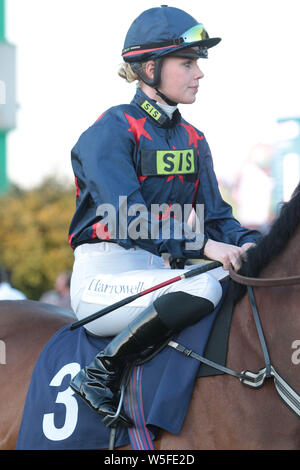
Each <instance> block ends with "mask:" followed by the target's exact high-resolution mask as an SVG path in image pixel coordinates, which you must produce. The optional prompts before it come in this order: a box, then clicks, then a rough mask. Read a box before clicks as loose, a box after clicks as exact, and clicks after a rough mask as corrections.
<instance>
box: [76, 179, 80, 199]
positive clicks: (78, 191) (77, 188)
mask: <svg viewBox="0 0 300 470" xmlns="http://www.w3.org/2000/svg"><path fill="white" fill-rule="evenodd" d="M75 186H76V193H75V197H77V196H80V189H79V186H78V181H77V176H75Z"/></svg>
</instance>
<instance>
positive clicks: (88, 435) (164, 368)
mask: <svg viewBox="0 0 300 470" xmlns="http://www.w3.org/2000/svg"><path fill="white" fill-rule="evenodd" d="M228 283H229V281H225V282H222V288H223V297H222V300H223V299H224V297H225V294H226V292H227V289H228ZM221 305H222V301H221V302H220V303H219V305H218V306H217V308H216V309H215V310H214V312H213V313H212V314H210V315H208V316H207V317H205V318H203V319H202V320H201V321H200V322H198V323H197V324H196V325H192V326H190V327H188V328H186V329H185V330H183V331H182V332H181V333H180V334H178V335H177V336H176V337H175V338H174V339H175V340H176V341H177V342H179V343H180V344H183V345H184V346H186V347H187V348H189V349H193V351H195V352H196V353H198V354H199V355H203V352H204V350H205V346H206V343H207V340H208V337H209V335H210V332H211V330H212V326H213V324H214V321H215V319H216V317H217V314H218V312H219V311H220V306H221ZM110 340H111V338H95V337H92V336H90V335H88V334H87V333H86V332H85V329H84V328H79V329H75V330H72V331H70V329H69V325H67V326H65V327H63V328H62V329H61V330H59V331H58V332H57V333H56V334H55V335H54V336H53V337H52V338H51V340H50V341H49V342H48V343H47V344H46V346H45V347H44V349H43V351H42V352H41V354H40V357H39V359H38V361H37V363H36V366H35V369H34V371H33V375H32V378H31V383H30V386H29V389H28V393H27V397H26V402H25V407H24V412H23V418H22V422H21V427H20V431H19V435H18V442H17V449H19V450H42V449H47V450H52V449H53V450H65V449H108V443H109V436H110V429H109V428H107V427H106V426H104V424H103V423H102V421H101V417H100V416H99V415H98V414H97V413H95V412H94V411H93V410H91V409H90V408H89V407H88V406H87V405H86V404H85V403H84V401H83V400H81V399H80V397H77V396H76V395H75V394H74V392H73V391H72V390H71V388H70V387H69V383H70V380H71V378H72V377H74V376H75V375H76V374H77V373H78V372H79V370H80V369H81V368H82V367H84V366H85V365H86V364H89V363H90V362H91V360H92V359H93V358H94V357H95V355H96V354H97V353H98V352H99V351H100V350H102V349H103V348H104V347H105V346H106V345H107V344H108V343H109V341H110ZM198 369H199V362H198V361H197V360H195V359H192V358H188V357H185V356H184V355H182V354H180V353H179V352H178V351H175V350H174V349H173V348H170V347H168V346H166V347H165V348H164V349H163V350H162V351H161V352H159V353H158V354H157V355H156V356H155V357H154V358H152V359H151V360H150V361H148V362H145V363H144V364H142V365H139V366H136V367H134V368H133V371H132V375H131V377H130V380H129V383H128V386H127V390H126V392H125V398H124V410H125V412H126V413H128V415H129V416H130V417H131V418H132V419H133V421H134V422H135V425H136V426H135V427H134V428H125V427H121V426H119V427H118V429H117V435H116V441H115V447H120V446H124V445H128V444H131V446H132V448H133V449H153V448H154V446H153V442H152V441H153V439H155V437H156V434H157V432H158V430H159V428H161V429H164V430H167V431H169V432H171V433H173V434H178V433H179V432H180V430H181V427H182V424H183V421H184V418H185V415H186V412H187V409H188V405H189V402H190V398H191V394H192V391H193V384H194V381H195V378H196V376H197V372H198Z"/></svg>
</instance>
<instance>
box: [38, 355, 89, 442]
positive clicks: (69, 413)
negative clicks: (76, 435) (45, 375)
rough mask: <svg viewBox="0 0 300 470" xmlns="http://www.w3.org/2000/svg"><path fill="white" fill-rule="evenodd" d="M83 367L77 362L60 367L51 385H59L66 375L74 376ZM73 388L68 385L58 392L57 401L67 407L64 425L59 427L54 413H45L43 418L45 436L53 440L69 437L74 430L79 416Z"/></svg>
mask: <svg viewBox="0 0 300 470" xmlns="http://www.w3.org/2000/svg"><path fill="white" fill-rule="evenodd" d="M80 369H81V367H80V365H79V364H78V363H77V362H71V363H69V364H66V365H65V366H64V367H62V368H61V369H60V371H59V372H57V374H56V375H55V376H54V377H53V379H52V380H51V382H50V384H49V385H50V386H51V387H59V386H60V385H61V383H62V381H63V378H64V377H65V376H66V375H68V374H69V375H71V377H72V378H73V377H74V376H75V375H76V374H77V373H78V372H79V371H80ZM73 394H74V392H73V390H72V389H71V388H70V387H68V388H67V389H66V390H64V391H63V392H59V393H58V394H57V397H56V400H55V403H63V404H64V405H65V407H66V417H65V422H64V425H63V426H62V427H61V428H57V427H56V426H55V423H54V413H47V414H44V418H43V432H44V434H45V436H46V437H47V438H48V439H50V440H51V441H61V440H63V439H67V438H68V437H69V436H71V434H72V433H73V432H74V429H75V428H76V424H77V418H78V404H77V401H76V399H75V398H74V396H73Z"/></svg>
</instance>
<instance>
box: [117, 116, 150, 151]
mask: <svg viewBox="0 0 300 470" xmlns="http://www.w3.org/2000/svg"><path fill="white" fill-rule="evenodd" d="M124 114H125V117H126V119H127V121H128V122H129V124H130V127H129V129H128V132H132V134H133V137H134V139H135V141H136V145H137V147H138V146H139V143H140V138H141V136H142V135H143V136H144V137H147V139H150V140H152V137H151V136H150V135H149V134H148V132H147V131H146V130H145V129H144V126H145V122H146V119H147V118H146V117H145V118H141V119H135V118H134V117H132V116H129V114H126V113H124Z"/></svg>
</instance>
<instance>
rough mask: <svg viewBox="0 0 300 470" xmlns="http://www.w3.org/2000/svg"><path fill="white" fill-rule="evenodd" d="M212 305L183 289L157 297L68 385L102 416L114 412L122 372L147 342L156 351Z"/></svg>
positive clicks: (125, 421) (122, 416)
mask: <svg viewBox="0 0 300 470" xmlns="http://www.w3.org/2000/svg"><path fill="white" fill-rule="evenodd" d="M213 308H214V306H213V304H212V303H211V302H210V301H209V300H207V299H203V298H201V297H196V296H193V295H190V294H186V293H184V292H174V293H170V294H166V295H163V296H161V297H159V298H158V299H157V300H156V301H155V302H154V304H153V305H151V306H150V307H148V308H147V309H146V310H144V312H142V313H141V314H140V315H139V316H138V317H137V318H136V319H135V320H133V321H132V322H131V323H130V324H129V325H128V326H127V327H126V328H125V329H124V330H123V331H122V332H121V333H119V334H118V335H117V336H115V338H114V339H113V340H112V341H111V342H110V343H109V344H108V345H107V346H106V348H105V349H104V350H103V351H101V352H100V353H99V354H98V355H97V356H96V357H95V359H94V360H93V361H92V362H91V363H90V364H89V365H88V366H87V367H85V368H84V369H82V370H81V371H80V372H79V373H78V374H77V375H76V376H75V377H74V378H73V380H72V381H71V383H70V387H71V388H72V389H73V390H74V391H75V392H76V393H77V394H78V395H79V396H81V398H83V400H85V402H86V403H87V404H88V405H89V406H90V407H91V408H92V409H93V410H95V411H96V412H97V413H99V414H100V415H101V416H103V417H107V416H108V417H110V416H113V415H114V414H115V413H116V410H117V406H118V403H117V397H118V391H119V389H120V383H121V381H122V377H123V372H124V370H126V366H127V365H129V364H130V363H132V362H134V361H135V360H136V359H137V357H138V353H141V352H143V351H145V350H146V349H147V348H149V347H150V346H152V347H153V350H154V351H155V350H156V349H157V347H158V346H159V345H161V343H162V341H163V340H167V339H168V338H170V337H171V336H172V335H173V334H174V333H175V332H178V331H180V330H182V329H183V328H185V327H186V326H189V325H191V324H193V323H195V322H197V321H199V320H201V318H203V317H204V316H206V315H207V314H209V313H211V312H212V310H213ZM118 421H119V422H120V424H123V425H125V426H131V425H132V421H131V420H130V418H128V416H126V415H125V414H124V413H122V412H121V413H120V415H119V419H118Z"/></svg>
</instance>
